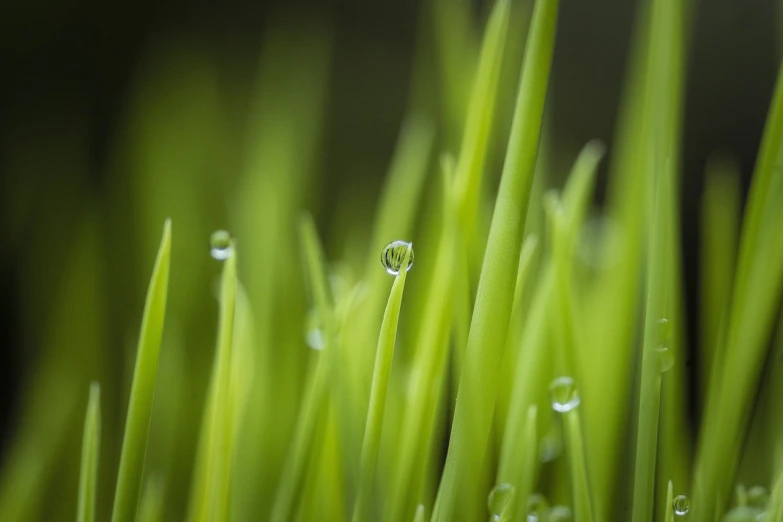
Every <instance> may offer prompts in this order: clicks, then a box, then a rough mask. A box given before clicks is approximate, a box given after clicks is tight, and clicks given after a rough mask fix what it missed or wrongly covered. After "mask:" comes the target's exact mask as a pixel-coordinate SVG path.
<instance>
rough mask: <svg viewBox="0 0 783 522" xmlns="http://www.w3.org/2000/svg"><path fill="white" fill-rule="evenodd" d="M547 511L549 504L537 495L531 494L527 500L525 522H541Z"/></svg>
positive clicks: (541, 496)
mask: <svg viewBox="0 0 783 522" xmlns="http://www.w3.org/2000/svg"><path fill="white" fill-rule="evenodd" d="M547 510H549V502H547V500H546V497H545V496H544V495H541V494H539V493H533V494H532V495H530V497H528V500H527V522H541V521H542V520H544V519H545V517H546V512H547Z"/></svg>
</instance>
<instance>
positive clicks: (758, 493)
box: [748, 486, 769, 508]
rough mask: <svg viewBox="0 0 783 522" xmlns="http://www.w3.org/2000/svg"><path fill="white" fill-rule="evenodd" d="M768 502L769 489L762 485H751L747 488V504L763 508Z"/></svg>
mask: <svg viewBox="0 0 783 522" xmlns="http://www.w3.org/2000/svg"><path fill="white" fill-rule="evenodd" d="M768 503H769V491H767V488H765V487H764V486H753V487H752V488H750V489H749V490H748V504H749V505H751V506H754V507H758V508H765V507H767V504H768Z"/></svg>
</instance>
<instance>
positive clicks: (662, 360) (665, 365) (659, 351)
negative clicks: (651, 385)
mask: <svg viewBox="0 0 783 522" xmlns="http://www.w3.org/2000/svg"><path fill="white" fill-rule="evenodd" d="M655 356H656V358H657V359H658V371H659V372H661V373H664V372H667V371H669V370H671V369H672V366H674V354H673V353H672V351H671V350H670V349H669V347H668V346H666V345H664V346H659V347H657V348H656V349H655Z"/></svg>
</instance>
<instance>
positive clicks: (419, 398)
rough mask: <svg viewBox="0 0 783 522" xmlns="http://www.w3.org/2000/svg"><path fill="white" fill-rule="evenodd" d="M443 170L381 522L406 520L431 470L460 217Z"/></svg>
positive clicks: (448, 162)
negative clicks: (430, 263)
mask: <svg viewBox="0 0 783 522" xmlns="http://www.w3.org/2000/svg"><path fill="white" fill-rule="evenodd" d="M441 167H442V169H443V170H442V177H441V180H442V190H443V201H444V204H443V226H442V228H441V231H440V239H439V241H438V247H437V254H436V259H435V265H434V266H435V270H434V271H433V272H432V277H431V278H430V279H429V280H428V281H427V283H428V288H427V294H426V296H427V297H426V299H425V305H424V308H423V319H422V321H421V323H420V327H419V330H418V332H417V333H416V340H415V347H416V351H415V355H414V361H413V365H412V368H411V376H410V384H409V391H408V397H407V400H406V404H405V411H404V413H403V421H402V431H401V437H400V445H399V449H398V458H397V460H398V463H397V466H396V469H395V470H394V474H393V478H392V486H391V491H392V493H391V500H390V501H389V503H388V504H389V506H390V507H389V509H387V510H385V512H384V520H385V521H387V522H400V521H402V520H406V519H407V517H408V516H409V511H410V509H409V505H410V503H411V502H414V501H417V500H420V499H421V498H422V495H423V492H422V485H423V482H424V477H425V475H426V472H427V468H428V467H429V466H430V460H431V459H430V456H431V450H432V448H431V446H432V445H433V441H432V436H433V432H434V430H435V422H436V418H437V411H438V404H439V403H440V400H439V398H440V396H441V395H442V389H443V381H444V379H445V375H446V363H447V360H448V351H449V350H448V346H449V345H448V343H449V333H450V327H451V325H452V323H453V321H452V313H453V311H454V309H453V306H452V296H453V292H454V287H453V280H454V274H455V263H456V259H455V257H456V238H455V236H456V233H457V219H458V216H457V213H456V204H455V201H454V200H455V197H454V190H453V174H454V171H453V167H454V162H453V160H452V159H451V158H450V156H444V157H443V158H442V160H441ZM411 290H413V289H411Z"/></svg>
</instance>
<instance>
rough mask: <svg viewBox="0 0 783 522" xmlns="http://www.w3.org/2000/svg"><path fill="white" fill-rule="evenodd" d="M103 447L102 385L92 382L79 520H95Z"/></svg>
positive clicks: (84, 442)
mask: <svg viewBox="0 0 783 522" xmlns="http://www.w3.org/2000/svg"><path fill="white" fill-rule="evenodd" d="M100 447H101V387H100V385H99V384H98V383H97V382H93V383H92V384H90V398H89V401H88V402H87V414H86V416H85V418H84V437H83V439H82V464H81V470H80V472H79V507H78V513H77V516H76V520H77V522H94V520H95V500H96V493H95V491H96V489H97V487H98V460H99V457H100Z"/></svg>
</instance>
